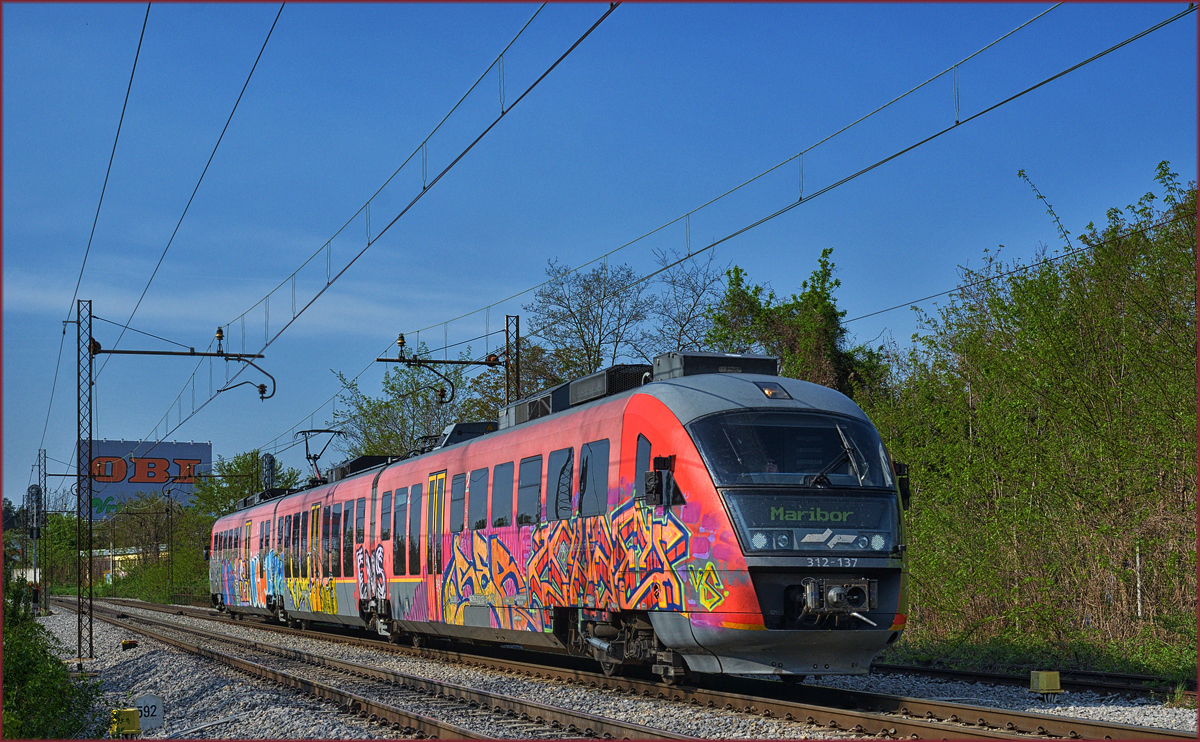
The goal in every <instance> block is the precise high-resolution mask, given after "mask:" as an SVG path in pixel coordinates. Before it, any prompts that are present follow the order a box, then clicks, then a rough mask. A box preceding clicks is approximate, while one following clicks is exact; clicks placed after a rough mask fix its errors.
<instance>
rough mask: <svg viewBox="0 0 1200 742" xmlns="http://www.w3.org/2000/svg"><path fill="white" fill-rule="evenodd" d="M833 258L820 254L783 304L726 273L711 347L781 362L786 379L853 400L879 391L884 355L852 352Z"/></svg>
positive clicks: (713, 314) (712, 316)
mask: <svg viewBox="0 0 1200 742" xmlns="http://www.w3.org/2000/svg"><path fill="white" fill-rule="evenodd" d="M832 252H833V249H832V248H826V249H824V250H822V251H821V257H820V258H819V259H818V267H817V269H816V270H815V271H813V273H812V275H811V276H810V277H809V278H808V280H805V281H803V282H801V284H800V293H799V294H792V296H791V298H790V299H788V300H787V301H779V300H778V299H777V298H776V296H775V292H774V291H773V290H771V289H770V288H769V287H767V286H759V285H756V284H751V283H749V282H748V280H747V277H746V273H745V271H743V270H742V269H741V268H739V267H738V266H736V265H735V266H734V267H733V268H732V269H731V270H729V271H727V273H726V275H727V276H728V282H727V284H726V286H725V293H724V295H723V296H722V297H721V300H720V301H719V302H718V303H717V304H716V305H715V306H713V307H711V308H710V309H709V312H708V318H709V320H710V321H711V323H712V325H711V327H710V328H709V330H708V333H707V335H706V340H707V342H708V343H709V344H710V345H711V346H712V347H713V348H714V349H715V350H718V351H722V352H726V353H765V354H767V355H773V356H776V357H778V358H779V360H780V374H782V375H783V376H790V377H792V378H796V379H803V380H805V381H811V382H813V383H816V384H823V385H824V386H828V387H831V388H833V389H837V390H838V391H840V392H842V393H843V394H846V395H849V396H851V397H854V396H856V395H861V394H866V393H871V392H872V391H874V390H876V389H877V387H878V386H879V385H880V384H881V383H882V382H883V379H884V378H885V377H886V364H885V362H884V359H883V355H882V352H881V350H873V349H871V348H868V347H866V346H865V345H856V346H853V347H847V346H848V343H847V331H846V328H845V327H844V326H843V325H842V317H844V316H845V314H846V313H845V312H844V311H842V310H839V309H838V308H837V302H836V300H835V299H834V298H833V292H834V290H836V289H837V287H838V286H840V285H841V281H839V280H838V279H836V278H834V277H833V269H834V267H833V263H832V261H830V259H829V256H830V254H832Z"/></svg>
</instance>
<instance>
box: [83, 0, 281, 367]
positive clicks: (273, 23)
mask: <svg viewBox="0 0 1200 742" xmlns="http://www.w3.org/2000/svg"><path fill="white" fill-rule="evenodd" d="M285 5H287V3H286V2H285V3H280V4H279V11H278V12H277V13H275V20H273V21H271V28H270V29H268V30H267V37H266V38H265V39H263V43H262V47H261V48H260V49H259V50H258V56H257V57H255V58H254V64H253V65H251V66H250V73H249V74H248V75H246V82H245V83H243V84H242V89H241V92H239V93H238V97H237V100H236V101H234V102H233V109H232V110H230V112H229V118H227V119H226V120H225V126H223V127H221V133H220V135H219V136H217V143H216V144H214V145H213V148H212V152H211V153H209V155H208V161H207V162H205V163H204V169H203V170H201V171H200V177H199V178H198V179H197V180H196V187H195V188H193V189H192V195H191V196H189V197H188V200H187V204H185V205H184V207H183V213H182V214H180V215H179V221H178V222H176V223H175V229H174V230H172V232H171V236H170V238H168V239H167V244H166V246H165V247H164V248H163V251H162V254H161V255H159V256H158V262H157V263H156V264H155V266H154V270H153V271H151V272H150V278H149V280H147V281H146V286H145V288H143V289H142V294H141V296H139V297H138V300H137V303H136V304H134V306H133V311H132V312H130V313H129V319H127V320H126V321H125V324H126V325H128V324H129V323H130V322H133V317H134V315H135V314H137V311H138V308H139V307H141V306H142V300H143V299H145V298H146V292H148V291H149V290H150V284H152V283H154V277H155V276H157V275H158V269H159V268H161V267H162V264H163V260H164V259H165V258H166V257H167V251H168V250H170V249H171V245H172V243H174V242H175V235H177V234H179V228H180V227H181V226H182V225H183V219H184V217H186V216H187V213H188V209H190V208H191V207H192V201H194V200H195V198H196V194H197V193H198V192H199V191H200V184H201V183H203V182H204V176H205V175H206V174H207V173H208V168H209V166H210V165H212V161H213V158H214V157H216V156H217V149H218V148H219V147H220V146H221V141H222V140H223V139H224V138H225V132H226V131H228V130H229V124H230V123H232V122H233V115H234V114H235V113H237V109H238V104H239V103H241V102H242V96H244V95H245V94H246V88H248V87H250V80H251V79H252V78H253V77H254V71H255V70H256V69H258V63H259V61H260V60H261V59H262V55H263V52H265V51H266V50H267V42H269V41H270V40H271V34H273V33H274V32H275V26H276V24H278V23H279V16H281V15H282V14H283V8H284V6H285ZM123 337H125V330H124V329H122V330H121V332H120V334H119V335H117V339H116V341H115V342H113V348H116V347H117V345H119V344H120V342H121V338H123ZM107 365H108V359H107V358H106V359H104V363H102V364H100V368H99V369H97V371H96V375H95V377H94V378H95V379H97V380H98V379H99V378H100V374H102V373H104V369H105V367H106V366H107Z"/></svg>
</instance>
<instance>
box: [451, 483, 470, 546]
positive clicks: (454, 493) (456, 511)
mask: <svg viewBox="0 0 1200 742" xmlns="http://www.w3.org/2000/svg"><path fill="white" fill-rule="evenodd" d="M466 495H467V475H466V474H455V475H454V478H453V479H451V480H450V533H458V532H459V531H461V530H462V529H463V501H464V500H465V499H466Z"/></svg>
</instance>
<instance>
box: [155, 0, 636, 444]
mask: <svg viewBox="0 0 1200 742" xmlns="http://www.w3.org/2000/svg"><path fill="white" fill-rule="evenodd" d="M619 6H620V3H610V5H609V7H608V9H607V10H606V11H605V12H604V14H603V15H601V16H600V17H599V18H598V19H597V20H596V21H595V22H594V23H593V24H592V25H591V26H590V27H589V28H588V29H587V30H586V31H584V32H583V34H582V35H581V36H580V37H579V38H578V39H576V40H575V42H574V43H573V44H571V46H570V47H569V48H568V49H567V50H566V51H565V52H563V53H562V54H561V55H560V56H559V57H558V58H557V59H555V60H554V62H553V63H551V64H550V66H549V67H547V68H546V70H545V71H544V72H542V74H541V75H540V76H539V77H538V78H537V79H536V80H534V81H533V82H532V83H530V85H529V86H528V87H527V88H525V90H524V91H523V92H522V93H521V94H520V95H519V96H517V98H516V99H515V100H513V102H512V103H511V104H510V105H509V106H508V107H507V109H506V110H505V112H504V113H501V114H500V115H499V116H497V117H496V118H495V119H494V120H492V122H491V123H490V124H488V126H487V127H486V128H485V129H484V130H483V131H482V132H481V133H480V134H479V135H478V136H477V137H475V139H474V140H472V141H471V143H470V144H468V145H467V146H466V147H465V148H464V149H463V150H462V151H461V152H460V153H459V154H458V156H456V157H455V158H454V159H453V160H452V161H451V162H450V163H449V164H448V165H446V167H444V168H443V169H442V170H441V171H440V172H438V173H437V175H436V176H435V177H434V178H433V179H432V180H431V181H430V182H429V183H428V184H427V185H426V186H425V187H424V188H423V189H422V191H421V192H420V193H419V194H417V196H416V197H414V198H413V199H412V200H411V201H410V202H409V203H408V204H407V205H406V206H405V207H404V208H403V209H401V211H400V212H399V213H398V214H397V215H396V216H395V217H394V218H393V219H392V220H391V221H390V222H389V223H388V224H387V226H385V227H384V228H383V229H382V230H380V232H379V233H378V234H377V235H376V236H375V237H374V238H373V239H372V240H371V241H370V242H369V243H367V245H366V246H364V247H363V248H362V249H361V250H360V251H359V252H358V253H357V254H356V255H355V256H354V257H353V258H351V259H350V261H349V262H348V263H347V264H346V265H345V266H343V267H342V269H341V270H340V271H338V273H337V274H335V275H333V276H332V277H331V278H330V280H329V282H328V283H327V284H326V285H325V286H324V287H323V288H321V289H320V290H319V291H318V292H317V294H316V295H315V296H314V297H313V298H312V299H310V300H309V301H308V303H306V304H305V305H304V306H303V307H301V308H300V310H299V311H298V312H296V313H295V315H294V316H293V317H292V318H291V320H289V321H287V322H286V323H285V324H284V325H283V327H282V328H280V330H279V331H278V332H277V333H275V335H274V336H272V337H270V338H269V339H268V340H267V342H266V343H264V345H263V346H262V348H260V349H259V350H258V352H259V353H261V352H263V351H264V350H266V349H267V348H268V347H270V346H271V344H272V343H274V342H275V341H276V340H278V339H279V337H280V336H281V335H282V334H283V333H284V332H285V331H286V330H287V329H288V328H289V327H291V326H292V324H294V323H295V321H296V320H297V319H299V318H300V316H301V315H302V314H303V313H304V312H305V311H306V310H307V309H308V308H309V307H311V306H312V305H313V304H314V303H315V302H316V301H317V299H319V298H320V297H321V296H322V295H323V294H324V293H325V291H326V290H328V288H329V287H330V286H332V285H333V284H334V283H335V282H336V281H337V280H338V279H339V278H340V277H341V276H343V275H344V274H345V273H346V271H347V270H349V269H350V267H351V266H352V265H354V263H355V262H356V261H357V260H358V259H359V258H360V257H362V255H363V254H365V253H366V252H367V250H369V249H370V248H371V246H372V245H374V244H375V242H377V241H378V240H379V239H380V238H382V236H383V235H384V234H385V233H387V231H388V230H389V229H390V228H391V227H392V226H393V225H394V224H395V223H396V222H397V221H399V220H400V219H401V218H402V217H403V216H404V215H405V214H406V213H408V211H409V210H410V209H411V208H412V207H413V206H415V205H416V203H417V202H418V201H420V200H421V198H422V197H423V196H424V195H425V194H426V193H428V192H429V190H431V189H432V188H433V186H434V185H436V184H437V183H438V181H440V180H441V179H442V178H443V177H444V176H445V175H446V174H447V173H449V172H450V170H451V169H453V168H454V166H455V165H457V164H458V163H459V162H460V161H461V160H462V158H463V157H465V156H466V155H467V153H469V152H470V151H471V150H472V149H474V147H475V145H477V144H478V143H479V142H480V141H481V140H482V139H483V138H484V137H485V136H487V134H488V133H489V132H490V131H491V130H492V129H493V128H495V126H496V125H497V124H498V123H500V121H501V120H502V119H503V118H504V116H505V115H506V114H507V113H508V112H511V111H512V110H513V109H514V108H516V106H517V105H519V104H520V102H521V101H522V100H523V99H524V98H525V97H526V96H527V95H529V93H530V92H532V91H533V90H534V88H536V87H537V86H538V85H539V84H540V83H541V82H542V81H543V80H545V79H546V77H547V76H548V75H549V74H550V73H551V72H552V71H554V69H555V68H556V67H558V65H559V64H561V63H562V61H563V60H564V59H566V58H567V56H568V55H570V54H571V52H573V51H574V50H575V49H576V48H577V47H578V46H579V45H580V44H582V43H583V41H584V40H585V39H587V37H588V36H590V35H591V34H592V32H593V31H595V30H596V28H598V27H599V26H600V24H601V23H603V22H604V21H605V20H606V19H607V18H608V17H609V16H610V15H612V13H613V11H614V10H616V9H617V8H618V7H619ZM539 10H540V8H539ZM526 26H528V23H526ZM510 46H511V42H510ZM506 49H507V47H506ZM493 64H494V63H493ZM489 69H490V67H489ZM456 106H457V104H456ZM439 126H440V124H439ZM286 283H287V280H286V279H285V281H284V282H283V283H281V284H280V286H283V285H286ZM268 296H270V294H268ZM241 317H242V318H244V317H245V313H243V314H242V315H241ZM235 319H236V318H235ZM242 337H243V341H244V338H245V334H244V333H243V335H242ZM243 370H245V369H244V367H243V368H242V369H238V370H237V371H236V372H235V373H233V374H232V375H231V376H230V378H229V379H227V382H228V383H231V382H233V381H234V380H236V379H237V378H238V376H240V375H241V373H242V371H243ZM193 373H195V372H193ZM190 383H191V379H190V377H189V379H188V381H187V382H185V383H184V389H183V390H181V391H180V392H179V395H182V394H183V393H184V391H185V390H186V389H187V386H188V384H190ZM176 399H178V396H177V397H176ZM214 399H216V396H215V395H214V396H211V397H209V398H208V399H207V400H205V401H204V402H203V403H202V404H201V405H200V406H199V407H197V408H196V409H195V410H193V411H192V412H191V414H189V415H187V416H186V417H182V419H180V420H179V421H178V422H177V423H176V425H175V426H174V427H168V426H167V425H164V429H165V432H164V434H163V435H162V436H161V437H159V438H158V439H157V440H156V441H154V443H152V444H150V446H149V448H148V449H146V450H153V449H154V447H155V446H156V445H157V444H158V443H160V442H162V440H163V439H165V438H166V437H167V436H169V435H171V433H173V432H174V431H175V430H178V429H179V427H180V426H182V425H183V424H184V423H186V422H187V421H188V420H190V419H191V418H192V417H194V416H195V415H196V414H197V413H198V412H200V411H201V410H203V409H204V408H205V407H207V406H208V404H209V403H210V402H212V401H213V400H214ZM175 403H176V401H175V400H172V402H171V406H174V405H175ZM169 415H170V406H169V407H168V409H167V412H166V413H164V415H163V417H161V418H159V422H158V423H156V424H155V431H154V432H153V433H152V434H151V435H150V436H147V438H151V437H154V436H157V429H158V425H159V424H162V423H163V422H164V421H165V420H167V419H168V416H169ZM139 450H141V449H139Z"/></svg>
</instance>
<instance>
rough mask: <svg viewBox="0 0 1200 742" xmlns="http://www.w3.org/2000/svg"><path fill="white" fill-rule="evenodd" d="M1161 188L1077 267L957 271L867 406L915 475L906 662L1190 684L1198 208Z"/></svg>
mask: <svg viewBox="0 0 1200 742" xmlns="http://www.w3.org/2000/svg"><path fill="white" fill-rule="evenodd" d="M1157 179H1158V181H1159V183H1160V185H1161V186H1162V188H1163V189H1164V190H1165V195H1164V196H1163V198H1162V204H1163V208H1156V205H1155V202H1156V201H1157V198H1156V197H1155V196H1154V195H1153V194H1147V195H1146V196H1144V197H1143V198H1142V199H1141V200H1139V201H1138V203H1136V204H1134V205H1132V206H1130V207H1129V208H1128V209H1127V210H1121V209H1110V210H1109V212H1108V223H1107V224H1106V225H1105V226H1104V227H1103V228H1102V229H1098V228H1096V227H1095V226H1094V225H1091V224H1089V225H1088V227H1087V229H1086V232H1085V234H1083V235H1082V236H1081V237H1080V240H1081V242H1083V245H1084V247H1083V248H1082V249H1074V250H1072V249H1070V246H1069V245H1068V246H1066V250H1065V251H1064V252H1061V253H1060V254H1059V255H1057V256H1054V257H1053V259H1045V258H1046V256H1043V258H1044V259H1043V260H1040V261H1037V262H1035V263H1034V264H1032V265H1028V266H1025V265H1019V264H1018V265H1006V264H1004V263H1002V262H1001V261H1000V259H999V258H998V256H996V255H994V254H989V255H987V256H986V257H985V260H984V265H983V267H982V268H980V269H979V270H965V271H964V272H963V282H962V286H961V288H960V289H959V291H958V292H957V294H955V295H954V296H953V297H952V301H951V302H950V303H949V304H948V305H947V306H945V307H943V308H941V309H940V310H939V311H938V312H937V313H936V314H922V320H923V331H922V332H921V333H920V334H919V335H918V336H917V337H916V338H914V340H915V344H914V346H913V347H912V348H911V349H910V350H909V351H907V352H906V353H900V352H895V353H893V354H891V356H890V357H889V359H888V360H890V361H891V366H890V368H889V375H888V379H887V385H888V387H889V388H890V389H891V392H890V393H889V394H881V395H876V396H873V397H871V398H870V399H869V400H867V401H866V403H865V404H864V408H865V409H866V411H867V413H868V414H869V415H871V417H872V419H873V420H874V421H875V422H876V424H877V425H878V426H879V428H880V432H881V433H882V435H883V437H884V440H886V441H887V442H888V444H889V446H890V448H891V451H892V453H893V455H894V456H895V457H896V458H897V459H899V460H903V461H907V462H908V463H909V464H910V466H911V467H912V468H911V480H912V483H913V487H914V494H913V509H912V511H911V513H910V515H909V523H910V535H909V540H910V547H911V552H910V553H911V555H912V583H911V586H912V604H911V616H910V619H909V625H910V627H911V629H912V630H911V632H910V634H911V636H910V642H909V643H910V645H911V646H912V647H913V651H916V652H918V653H919V652H922V651H924V652H927V653H929V654H930V655H935V654H940V655H943V656H949V655H952V654H954V652H953V647H955V646H963V647H968V646H969V647H972V650H971V651H972V652H973V653H979V652H981V651H984V650H988V651H991V650H993V649H995V648H997V647H1008V648H1009V649H1010V650H1011V651H1014V652H1016V653H1017V655H1028V656H1043V657H1044V656H1051V657H1058V658H1061V659H1062V660H1063V661H1064V662H1067V663H1069V664H1070V663H1075V662H1078V663H1084V664H1094V665H1099V666H1104V665H1106V664H1109V663H1116V664H1121V665H1123V666H1124V667H1125V668H1128V669H1134V670H1140V671H1143V672H1155V673H1165V674H1171V675H1176V676H1186V677H1192V678H1194V677H1195V674H1196V653H1195V648H1196V622H1195V616H1196V608H1197V606H1196V530H1195V528H1196V490H1195V482H1196V404H1195V391H1196V345H1195V339H1196V303H1195V301H1196V232H1195V214H1196V189H1195V184H1192V185H1191V186H1190V187H1188V188H1183V187H1181V186H1180V184H1179V183H1178V182H1177V180H1176V176H1175V175H1174V174H1173V173H1171V172H1170V171H1169V169H1168V168H1167V166H1166V164H1165V163H1164V164H1163V165H1161V166H1160V167H1159V170H1158V177H1157ZM1039 197H1040V194H1039ZM1062 234H1063V236H1064V238H1066V237H1068V234H1067V233H1066V231H1065V230H1063V231H1062ZM897 651H900V648H899V647H898V648H897Z"/></svg>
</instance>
